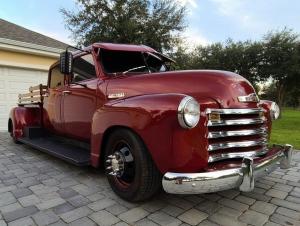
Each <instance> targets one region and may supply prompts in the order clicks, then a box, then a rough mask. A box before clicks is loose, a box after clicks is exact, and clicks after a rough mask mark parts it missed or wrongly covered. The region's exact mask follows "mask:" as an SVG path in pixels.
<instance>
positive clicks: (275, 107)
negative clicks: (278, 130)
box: [270, 102, 280, 120]
mask: <svg viewBox="0 0 300 226" xmlns="http://www.w3.org/2000/svg"><path fill="white" fill-rule="evenodd" d="M270 114H271V119H272V120H276V119H278V117H279V115H280V108H279V106H278V104H276V103H275V102H272V104H271V108H270Z"/></svg>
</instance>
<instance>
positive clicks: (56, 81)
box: [50, 65, 64, 88]
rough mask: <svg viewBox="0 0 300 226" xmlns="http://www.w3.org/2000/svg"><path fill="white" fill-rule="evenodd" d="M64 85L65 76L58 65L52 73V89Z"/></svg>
mask: <svg viewBox="0 0 300 226" xmlns="http://www.w3.org/2000/svg"><path fill="white" fill-rule="evenodd" d="M62 85H64V74H62V73H60V69H59V65H57V66H55V67H54V68H52V70H51V72H50V88H56V87H59V86H62Z"/></svg>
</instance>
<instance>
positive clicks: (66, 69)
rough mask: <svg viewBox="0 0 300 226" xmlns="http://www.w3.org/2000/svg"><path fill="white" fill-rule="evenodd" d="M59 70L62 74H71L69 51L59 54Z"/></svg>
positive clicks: (71, 59) (71, 63) (71, 64)
mask: <svg viewBox="0 0 300 226" xmlns="http://www.w3.org/2000/svg"><path fill="white" fill-rule="evenodd" d="M59 61H60V72H61V73H62V74H67V75H69V74H72V72H73V55H72V53H71V52H69V51H65V52H62V53H61V54H60V59H59Z"/></svg>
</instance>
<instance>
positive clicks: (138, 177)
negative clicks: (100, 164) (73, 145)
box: [105, 129, 162, 202]
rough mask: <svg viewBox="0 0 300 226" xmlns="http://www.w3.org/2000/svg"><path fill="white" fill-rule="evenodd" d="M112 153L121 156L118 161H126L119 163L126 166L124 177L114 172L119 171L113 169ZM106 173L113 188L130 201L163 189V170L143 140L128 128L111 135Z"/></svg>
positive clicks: (106, 160) (146, 196) (145, 197)
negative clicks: (156, 163) (158, 166)
mask: <svg viewBox="0 0 300 226" xmlns="http://www.w3.org/2000/svg"><path fill="white" fill-rule="evenodd" d="M126 148H127V149H126ZM124 150H125V151H124ZM128 150H129V152H130V154H128V152H127V151H128ZM120 153H121V154H122V153H124V154H123V156H119V155H121V154H120ZM127 154H128V155H127ZM112 156H113V157H115V156H117V157H119V161H120V159H123V160H124V161H123V162H124V165H122V164H120V165H121V166H123V171H122V172H123V173H122V176H121V175H120V173H119V174H118V175H112V174H113V173H115V172H116V170H114V169H116V167H114V168H113V169H110V168H111V167H112V165H113V163H112V162H114V161H115V159H114V158H112ZM125 159H126V160H125ZM130 160H132V161H130ZM105 173H106V175H107V178H108V181H109V184H110V186H111V188H112V189H113V191H114V192H115V193H116V194H117V195H118V196H120V197H121V198H123V199H125V200H127V201H131V202H137V201H143V200H146V199H149V198H151V197H152V196H153V195H155V194H156V193H157V192H158V191H160V189H161V178H162V176H161V173H160V172H159V170H158V169H157V167H156V165H155V164H154V162H153V160H152V158H151V156H150V154H149V152H148V150H147V148H146V146H145V144H144V143H143V141H142V140H141V139H140V138H139V137H138V136H137V135H136V134H135V133H133V132H131V131H130V130H128V129H118V130H115V131H113V132H112V133H111V134H110V136H109V137H108V140H107V144H106V147H105Z"/></svg>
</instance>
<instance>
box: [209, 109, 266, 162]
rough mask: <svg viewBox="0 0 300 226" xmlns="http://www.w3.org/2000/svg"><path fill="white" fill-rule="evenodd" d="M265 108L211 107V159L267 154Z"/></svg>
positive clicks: (213, 160)
mask: <svg viewBox="0 0 300 226" xmlns="http://www.w3.org/2000/svg"><path fill="white" fill-rule="evenodd" d="M263 112H264V111H263V109H260V108H251V109H207V110H206V114H207V117H208V121H207V127H208V133H207V138H208V143H209V144H208V151H209V159H208V161H209V162H216V161H220V160H225V159H235V158H243V157H257V156H261V155H264V154H266V152H267V144H268V129H267V127H266V119H265V117H264V115H263Z"/></svg>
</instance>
